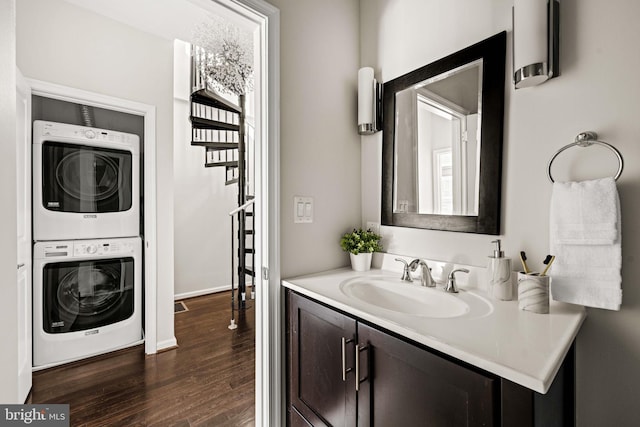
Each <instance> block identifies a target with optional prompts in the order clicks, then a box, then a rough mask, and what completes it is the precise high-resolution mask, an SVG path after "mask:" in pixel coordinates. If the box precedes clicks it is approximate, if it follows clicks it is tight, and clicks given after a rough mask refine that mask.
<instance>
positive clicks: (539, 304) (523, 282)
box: [518, 271, 551, 314]
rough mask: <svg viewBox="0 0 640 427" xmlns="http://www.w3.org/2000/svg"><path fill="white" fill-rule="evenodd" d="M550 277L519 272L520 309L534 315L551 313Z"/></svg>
mask: <svg viewBox="0 0 640 427" xmlns="http://www.w3.org/2000/svg"><path fill="white" fill-rule="evenodd" d="M550 280H551V278H550V277H549V276H540V274H539V273H529V274H527V273H525V272H523V271H520V272H518V307H519V308H520V310H525V311H531V312H533V313H540V314H547V313H549V282H550Z"/></svg>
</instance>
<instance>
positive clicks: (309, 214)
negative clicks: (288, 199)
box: [293, 196, 313, 224]
mask: <svg viewBox="0 0 640 427" xmlns="http://www.w3.org/2000/svg"><path fill="white" fill-rule="evenodd" d="M293 222H294V223H295V224H309V223H312V222H313V197H303V196H294V197H293Z"/></svg>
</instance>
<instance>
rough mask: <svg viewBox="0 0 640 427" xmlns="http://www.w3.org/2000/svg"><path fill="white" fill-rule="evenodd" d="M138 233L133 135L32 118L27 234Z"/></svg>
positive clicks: (72, 236) (136, 151)
mask: <svg viewBox="0 0 640 427" xmlns="http://www.w3.org/2000/svg"><path fill="white" fill-rule="evenodd" d="M139 235H140V139H139V138H138V136H137V135H134V134H128V133H123V132H116V131H111V130H104V129H96V128H90V127H85V126H76V125H69V124H64V123H55V122H45V121H40V120H36V121H35V122H34V123H33V239H34V240H36V241H42V240H70V239H93V238H107V237H132V236H139Z"/></svg>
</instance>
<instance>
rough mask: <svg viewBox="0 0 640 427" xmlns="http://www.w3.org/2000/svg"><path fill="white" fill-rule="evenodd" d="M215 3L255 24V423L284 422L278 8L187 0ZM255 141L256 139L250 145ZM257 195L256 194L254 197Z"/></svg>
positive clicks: (260, 2) (244, 0)
mask: <svg viewBox="0 0 640 427" xmlns="http://www.w3.org/2000/svg"><path fill="white" fill-rule="evenodd" d="M190 1H192V2H196V3H198V4H202V3H204V2H206V3H209V4H211V2H215V3H217V4H219V5H222V6H224V7H227V8H229V9H230V10H232V11H234V12H235V13H237V14H239V15H241V16H243V17H244V18H246V19H249V20H251V21H253V22H255V23H256V24H257V25H258V30H257V31H256V35H255V36H256V37H255V39H256V41H257V43H258V44H259V46H260V49H259V50H258V51H259V52H260V53H261V55H260V57H259V60H258V61H259V64H257V65H256V68H257V69H258V70H259V75H258V79H256V88H259V89H257V90H256V92H257V93H260V100H259V101H258V102H260V109H259V111H260V117H258V118H257V119H258V120H257V125H258V126H259V128H260V135H261V144H259V145H260V147H259V148H258V147H256V158H257V159H258V160H257V161H256V163H257V162H258V161H259V162H260V173H259V174H256V190H257V191H256V199H255V200H256V202H255V210H256V212H258V215H259V216H260V219H259V220H260V228H261V231H262V233H261V234H262V238H261V239H260V240H261V241H260V242H259V243H256V259H258V260H260V270H261V271H260V273H258V272H256V279H257V283H258V286H257V289H256V304H255V307H256V317H255V318H256V326H255V328H256V338H255V340H256V343H255V344H256V347H255V349H256V350H255V352H256V372H255V381H256V390H255V393H256V399H255V408H256V412H255V421H256V426H257V427H260V426H280V425H284V422H283V421H284V420H285V417H284V414H285V398H284V386H283V384H284V375H285V371H284V360H285V357H284V327H283V325H284V309H283V307H284V303H283V298H284V295H283V292H282V287H281V283H280V10H279V9H278V8H276V7H274V6H273V5H271V4H269V3H267V2H266V1H264V0H190ZM256 145H258V144H256ZM258 195H260V196H259V197H258Z"/></svg>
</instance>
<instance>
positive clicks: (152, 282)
mask: <svg viewBox="0 0 640 427" xmlns="http://www.w3.org/2000/svg"><path fill="white" fill-rule="evenodd" d="M26 80H27V82H28V83H29V85H30V86H31V94H32V95H38V96H44V97H47V98H53V99H58V100H61V101H66V102H74V103H78V104H84V105H89V106H93V107H98V108H104V109H107V110H114V111H119V112H122V113H128V114H134V115H136V116H142V117H143V119H144V189H143V191H144V193H143V194H144V196H143V197H144V204H145V210H144V212H145V215H144V277H145V280H144V312H145V316H144V332H145V341H144V352H145V353H146V354H154V353H156V352H157V351H158V342H157V327H156V325H157V269H156V266H157V239H156V209H157V205H156V177H155V173H156V107H155V106H153V105H148V104H143V103H140V102H135V101H129V100H126V99H121V98H116V97H113V96H107V95H102V94H99V93H94V92H89V91H86V90H82V89H76V88H71V87H68V86H63V85H59V84H55V83H49V82H44V81H41V80H35V79H26Z"/></svg>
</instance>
